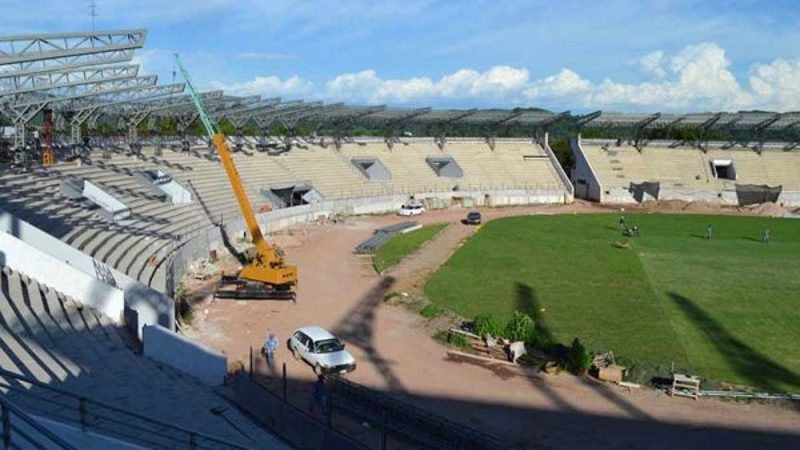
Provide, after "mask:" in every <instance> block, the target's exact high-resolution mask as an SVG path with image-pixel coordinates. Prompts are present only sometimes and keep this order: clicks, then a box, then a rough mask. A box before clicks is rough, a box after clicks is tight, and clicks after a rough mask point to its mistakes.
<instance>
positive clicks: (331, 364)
mask: <svg viewBox="0 0 800 450" xmlns="http://www.w3.org/2000/svg"><path fill="white" fill-rule="evenodd" d="M289 350H290V351H291V352H292V355H294V357H295V359H303V360H304V361H305V362H307V363H309V364H311V366H312V367H313V368H314V373H316V374H317V375H322V374H325V373H338V374H345V373H347V372H352V371H354V370H356V360H355V359H354V358H353V355H351V354H350V352H348V351H347V350H345V349H344V344H342V343H341V342H340V341H339V340H338V339H336V338H335V337H334V336H333V335H332V334H331V333H329V332H328V331H327V330H325V329H324V328H322V327H317V326H309V327H302V328H298V329H297V330H295V332H294V333H292V337H291V338H289Z"/></svg>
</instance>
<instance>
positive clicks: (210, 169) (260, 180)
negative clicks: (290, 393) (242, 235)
mask: <svg viewBox="0 0 800 450" xmlns="http://www.w3.org/2000/svg"><path fill="white" fill-rule="evenodd" d="M364 142H366V143H363V144H358V143H346V144H344V145H343V146H342V147H341V150H336V149H335V148H334V146H332V145H328V146H326V147H322V146H320V145H316V144H309V145H307V147H306V148H294V149H292V150H291V151H289V152H285V153H283V154H281V155H278V156H272V155H268V154H266V153H264V152H259V151H250V150H246V151H242V152H235V153H233V159H234V162H235V164H236V166H237V169H238V171H239V174H240V175H241V178H242V181H243V183H244V186H245V190H246V192H247V194H248V197H249V199H250V203H251V205H252V206H253V208H254V209H255V210H256V211H257V212H263V211H267V210H269V209H272V208H274V207H275V205H272V204H271V203H270V202H269V201H268V200H267V199H266V198H265V197H264V196H263V195H262V194H261V190H262V189H267V188H269V187H272V186H286V185H287V184H295V183H298V184H299V183H310V184H311V185H312V186H313V187H314V189H315V190H316V191H317V192H319V193H320V194H321V195H322V197H323V199H324V200H339V199H353V198H364V197H382V196H392V195H401V196H405V195H414V194H424V193H434V192H451V191H452V190H453V188H454V187H455V186H459V188H460V190H462V191H463V190H466V189H473V190H487V189H494V190H502V189H549V190H555V191H559V190H563V186H560V182H559V181H558V177H557V175H556V174H555V173H554V172H553V168H552V167H551V166H550V162H549V160H548V159H547V158H546V153H545V152H544V151H543V149H542V148H541V147H539V146H538V145H535V144H531V143H530V142H522V141H520V142H512V141H509V142H505V141H503V140H499V141H498V143H497V146H496V150H495V151H494V152H492V151H491V150H490V149H489V147H488V146H487V145H486V144H485V143H481V142H480V141H473V142H453V143H448V144H447V146H446V147H445V150H444V152H443V151H442V150H441V149H439V147H438V146H437V145H435V144H434V142H433V140H432V139H411V140H409V141H408V142H406V143H405V144H404V143H396V144H395V145H394V147H393V149H389V147H388V146H387V145H386V143H384V142H383V141H382V140H378V139H373V140H365V141H364ZM431 156H451V157H453V158H454V159H455V161H456V163H457V164H459V166H461V167H462V169H463V170H464V176H463V177H462V178H447V177H439V176H438V175H437V174H436V172H434V170H433V169H431V167H430V166H429V165H428V163H427V162H426V158H428V157H431ZM523 156H534V158H533V159H527V158H523ZM539 156H541V158H539ZM358 157H364V158H374V159H377V160H379V161H380V162H381V163H382V164H383V165H384V166H385V167H386V168H387V169H388V171H389V172H390V173H391V179H389V180H368V179H367V178H366V177H365V176H364V175H363V174H362V173H361V172H360V171H358V169H356V168H355V167H353V165H352V163H351V159H352V158H358ZM141 170H159V171H162V172H164V173H165V174H168V175H169V176H171V177H172V178H173V179H174V180H175V181H177V182H178V183H181V184H182V185H183V186H186V187H187V188H188V189H189V190H190V192H191V193H192V197H193V201H192V202H191V203H189V204H184V205H172V204H169V203H168V202H164V201H163V199H162V198H160V197H159V196H158V195H154V194H153V193H151V192H150V191H149V190H148V189H147V188H146V187H144V186H142V185H141V184H140V183H139V182H138V181H137V180H136V178H135V177H134V176H133V174H134V173H135V172H137V171H141ZM71 177H77V178H83V179H86V180H89V181H91V182H92V183H95V184H97V185H98V186H101V187H102V188H103V189H105V190H107V191H108V192H109V193H111V194H113V195H114V196H115V197H118V198H119V199H120V201H122V202H123V203H125V205H127V206H128V207H129V208H130V209H131V213H132V214H131V216H130V217H129V218H127V219H124V220H120V221H118V222H115V223H110V222H108V221H106V220H104V219H103V218H101V217H99V216H98V215H97V214H96V213H95V212H94V211H92V210H90V209H88V208H86V207H84V206H82V205H80V204H78V203H75V202H72V201H70V200H69V199H68V198H66V197H65V196H63V195H61V194H60V192H59V185H60V183H61V182H63V181H64V180H67V179H69V178H71ZM0 207H2V208H4V209H6V210H8V211H9V212H11V213H13V214H16V215H18V216H19V217H20V218H22V219H23V220H26V221H28V222H30V223H31V224H33V225H35V226H37V227H39V228H41V229H43V230H44V231H46V232H48V233H50V234H52V235H54V236H56V237H58V238H59V239H62V240H64V241H65V242H67V243H68V244H70V245H72V246H73V247H76V248H78V249H79V250H82V251H84V252H85V253H88V254H90V255H92V256H93V257H95V258H97V259H98V260H100V261H102V262H104V263H106V264H108V265H110V266H113V267H115V268H116V269H118V270H120V271H122V272H124V273H126V274H128V275H129V276H131V277H132V278H135V279H137V280H139V281H141V282H143V283H145V284H148V285H150V286H152V287H154V288H155V289H158V290H163V289H164V287H165V279H166V276H165V265H164V263H165V261H166V260H167V258H168V257H169V255H170V253H171V252H173V251H174V250H175V249H176V248H178V247H179V246H180V245H181V243H182V242H185V241H186V240H187V239H189V238H191V237H192V236H194V235H196V234H197V233H199V232H200V231H203V230H206V229H207V228H209V227H212V226H214V225H216V224H224V223H229V222H231V221H234V220H239V219H240V218H241V212H240V210H239V205H238V203H237V202H236V199H235V197H234V195H233V191H232V189H231V187H230V182H229V180H228V178H227V176H226V174H225V171H224V169H223V167H222V165H221V163H220V161H219V160H218V158H217V157H216V155H215V154H214V153H213V152H210V151H209V149H208V147H207V146H205V145H200V146H194V147H192V148H191V149H190V151H189V152H184V151H177V150H172V149H169V148H167V149H163V151H162V152H161V154H159V155H158V156H156V153H155V149H154V148H151V147H146V148H144V149H143V150H142V152H141V154H140V155H134V154H131V153H128V152H124V151H111V152H105V151H96V152H94V153H92V155H91V158H90V159H89V160H87V161H85V162H84V163H83V164H81V165H78V164H77V163H76V162H58V163H57V164H55V165H53V166H50V167H48V168H41V167H39V168H35V169H34V170H33V171H32V172H29V173H22V174H15V173H12V172H2V173H0Z"/></svg>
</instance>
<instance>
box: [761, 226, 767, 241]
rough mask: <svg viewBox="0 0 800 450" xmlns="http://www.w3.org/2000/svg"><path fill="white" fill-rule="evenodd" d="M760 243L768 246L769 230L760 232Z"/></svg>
mask: <svg viewBox="0 0 800 450" xmlns="http://www.w3.org/2000/svg"><path fill="white" fill-rule="evenodd" d="M761 242H763V243H765V244H769V228H764V229H763V230H761Z"/></svg>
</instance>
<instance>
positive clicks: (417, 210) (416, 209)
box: [397, 203, 425, 216]
mask: <svg viewBox="0 0 800 450" xmlns="http://www.w3.org/2000/svg"><path fill="white" fill-rule="evenodd" d="M424 212H425V205H423V204H422V203H407V204H405V205H402V206H401V207H400V210H398V211H397V214H398V215H400V216H418V215H420V214H422V213H424Z"/></svg>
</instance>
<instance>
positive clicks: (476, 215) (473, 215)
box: [467, 212, 481, 219]
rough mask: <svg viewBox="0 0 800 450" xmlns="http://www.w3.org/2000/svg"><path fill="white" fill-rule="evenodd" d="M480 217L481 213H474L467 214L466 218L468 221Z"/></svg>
mask: <svg viewBox="0 0 800 450" xmlns="http://www.w3.org/2000/svg"><path fill="white" fill-rule="evenodd" d="M480 216H481V213H476V212H474V213H469V214H467V217H469V218H470V219H477V218H479V217H480Z"/></svg>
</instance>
